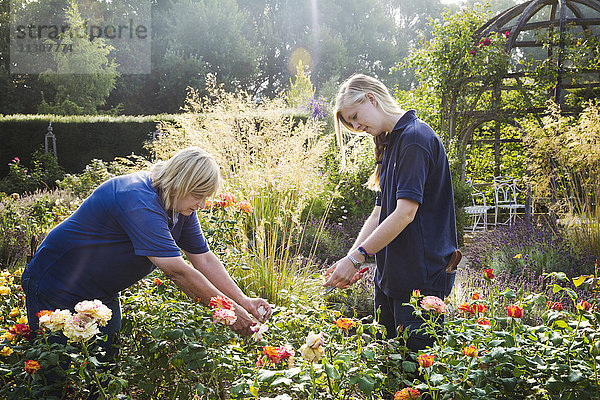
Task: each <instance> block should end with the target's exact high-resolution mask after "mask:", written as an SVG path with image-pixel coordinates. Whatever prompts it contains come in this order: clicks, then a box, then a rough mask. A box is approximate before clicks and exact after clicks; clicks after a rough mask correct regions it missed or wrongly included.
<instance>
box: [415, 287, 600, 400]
mask: <svg viewBox="0 0 600 400" xmlns="http://www.w3.org/2000/svg"><path fill="white" fill-rule="evenodd" d="M494 286H495V285H494V283H493V281H492V282H490V290H489V293H490V295H489V297H487V298H486V297H482V298H481V299H478V300H472V299H468V300H467V303H464V304H463V305H461V310H462V311H463V312H462V313H461V315H460V316H459V317H457V318H454V319H452V320H451V321H447V322H446V324H445V333H444V335H438V326H436V324H435V323H428V324H427V326H426V329H425V330H426V332H428V333H429V334H430V335H433V336H434V337H435V338H436V343H435V344H434V346H433V348H431V349H427V350H424V351H422V352H421V353H422V354H425V353H428V354H431V355H433V356H434V357H435V360H434V362H433V365H432V366H431V367H428V368H420V372H421V377H422V379H421V382H420V383H419V384H413V387H416V388H418V389H420V390H421V391H427V392H428V393H429V394H430V395H431V397H432V398H433V399H438V398H449V397H452V398H461V399H467V398H468V399H489V398H512V399H529V398H538V397H539V396H540V395H543V396H544V397H545V398H549V399H562V398H570V397H572V398H593V397H595V396H597V395H598V390H599V384H600V381H599V380H598V359H597V357H598V348H597V342H598V339H599V337H598V323H599V321H600V314H598V313H596V312H595V311H594V310H592V309H590V310H586V309H585V306H583V303H579V302H580V301H581V300H582V299H581V298H579V297H578V296H577V294H576V293H575V292H573V291H572V290H570V289H565V288H564V287H562V286H560V285H555V288H556V291H563V290H565V291H568V293H569V296H568V298H569V302H570V303H572V306H573V308H574V309H575V312H567V311H562V304H561V307H560V310H558V309H550V304H548V299H547V298H546V297H545V296H543V295H539V294H531V295H524V294H523V293H522V292H521V293H515V292H513V291H512V290H507V291H504V292H501V291H499V290H498V288H496V287H494ZM504 299H508V301H509V302H510V304H511V306H518V307H520V308H521V310H522V315H523V317H524V316H526V315H527V314H528V313H531V312H533V310H534V309H536V308H541V309H542V310H544V312H543V322H542V323H541V324H539V325H535V326H531V325H528V324H526V323H524V322H523V321H522V319H523V318H522V317H521V316H518V314H516V316H515V317H511V316H510V314H508V310H507V309H505V308H504V307H503V306H502V304H504ZM583 300H587V301H591V299H590V298H587V299H586V298H584V299H583ZM411 303H413V306H414V307H415V309H416V310H418V311H420V310H419V306H418V299H415V298H413V300H412V301H411ZM547 304H548V305H547ZM577 304H579V305H580V306H577V307H576V305H577ZM588 305H589V304H588ZM474 307H475V308H477V307H478V308H479V310H480V311H479V312H477V311H474V310H475V308H474ZM565 307H566V305H565ZM469 309H470V310H471V311H469ZM468 346H473V347H474V349H475V350H476V352H475V353H468V352H467V351H466V349H467V347H468ZM469 354H471V356H469ZM473 354H474V356H473Z"/></svg>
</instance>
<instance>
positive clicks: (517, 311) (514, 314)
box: [506, 305, 523, 318]
mask: <svg viewBox="0 0 600 400" xmlns="http://www.w3.org/2000/svg"><path fill="white" fill-rule="evenodd" d="M506 314H507V315H508V316H509V317H511V318H521V317H523V307H519V306H514V305H513V306H506Z"/></svg>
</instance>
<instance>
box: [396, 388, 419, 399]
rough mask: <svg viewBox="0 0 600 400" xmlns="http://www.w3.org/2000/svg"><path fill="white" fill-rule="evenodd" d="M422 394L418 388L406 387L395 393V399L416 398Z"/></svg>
mask: <svg viewBox="0 0 600 400" xmlns="http://www.w3.org/2000/svg"><path fill="white" fill-rule="evenodd" d="M420 396H421V392H419V391H418V390H417V389H411V388H404V389H402V390H400V391H399V392H396V394H395V395H394V400H416V399H418V398H419V397H420Z"/></svg>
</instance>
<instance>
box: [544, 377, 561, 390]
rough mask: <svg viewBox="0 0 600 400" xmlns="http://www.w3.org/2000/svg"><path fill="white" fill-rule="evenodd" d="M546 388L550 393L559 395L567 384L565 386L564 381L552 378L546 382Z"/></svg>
mask: <svg viewBox="0 0 600 400" xmlns="http://www.w3.org/2000/svg"><path fill="white" fill-rule="evenodd" d="M546 387H547V388H548V390H549V391H551V392H554V393H558V392H560V391H561V390H562V389H563V388H564V387H565V384H564V382H562V381H560V380H558V379H556V378H555V377H553V376H551V377H550V378H548V380H547V381H546Z"/></svg>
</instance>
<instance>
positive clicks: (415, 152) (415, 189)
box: [396, 144, 431, 204]
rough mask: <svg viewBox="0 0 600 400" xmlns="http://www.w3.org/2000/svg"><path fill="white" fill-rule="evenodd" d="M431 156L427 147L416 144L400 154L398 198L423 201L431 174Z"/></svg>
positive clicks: (397, 165)
mask: <svg viewBox="0 0 600 400" xmlns="http://www.w3.org/2000/svg"><path fill="white" fill-rule="evenodd" d="M430 160H431V157H430V155H429V152H428V151H427V149H425V148H424V147H422V146H421V145H418V144H414V145H410V146H408V147H406V148H405V149H404V151H403V152H402V153H401V154H399V157H398V161H397V163H396V168H397V176H398V184H397V186H396V199H408V200H413V201H416V202H418V203H419V204H422V203H423V193H424V191H425V182H426V180H427V176H428V175H429V168H430Z"/></svg>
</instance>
